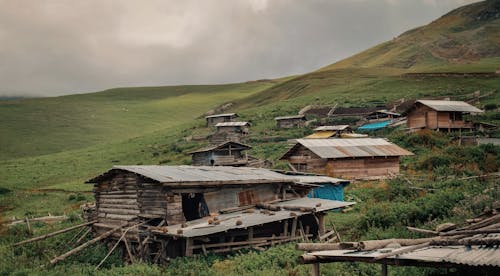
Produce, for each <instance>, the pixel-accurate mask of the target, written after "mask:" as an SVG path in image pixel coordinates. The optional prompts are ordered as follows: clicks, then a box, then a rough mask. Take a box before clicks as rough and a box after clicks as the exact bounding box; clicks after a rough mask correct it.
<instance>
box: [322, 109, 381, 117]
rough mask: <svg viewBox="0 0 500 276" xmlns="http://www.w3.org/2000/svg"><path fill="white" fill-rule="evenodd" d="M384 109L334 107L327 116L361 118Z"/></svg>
mask: <svg viewBox="0 0 500 276" xmlns="http://www.w3.org/2000/svg"><path fill="white" fill-rule="evenodd" d="M384 108H385V107H380V106H378V107H341V106H339V107H335V108H334V109H333V110H332V111H331V112H330V113H329V114H330V117H332V118H336V117H353V118H360V119H361V118H363V117H365V116H368V115H369V114H370V113H372V112H376V111H377V110H380V109H384Z"/></svg>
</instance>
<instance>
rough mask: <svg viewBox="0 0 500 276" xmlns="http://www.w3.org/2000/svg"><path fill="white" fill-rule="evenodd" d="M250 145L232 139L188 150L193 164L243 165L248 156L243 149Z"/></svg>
mask: <svg viewBox="0 0 500 276" xmlns="http://www.w3.org/2000/svg"><path fill="white" fill-rule="evenodd" d="M251 148H252V147H250V146H247V145H244V144H241V143H238V142H233V141H226V142H223V143H221V144H218V145H215V146H209V147H205V148H201V149H199V150H195V151H192V152H190V153H189V154H191V156H192V161H193V162H192V164H193V165H194V166H245V165H247V164H248V156H247V154H246V153H244V152H243V151H245V150H248V149H251Z"/></svg>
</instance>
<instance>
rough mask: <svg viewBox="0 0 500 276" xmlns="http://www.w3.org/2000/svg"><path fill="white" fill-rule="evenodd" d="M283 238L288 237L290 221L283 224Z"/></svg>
mask: <svg viewBox="0 0 500 276" xmlns="http://www.w3.org/2000/svg"><path fill="white" fill-rule="evenodd" d="M283 236H285V237H286V236H288V220H285V223H283Z"/></svg>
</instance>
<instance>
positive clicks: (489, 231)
mask: <svg viewBox="0 0 500 276" xmlns="http://www.w3.org/2000/svg"><path fill="white" fill-rule="evenodd" d="M493 233H500V229H478V230H461V231H453V232H445V233H440V234H439V235H440V236H455V235H477V234H493Z"/></svg>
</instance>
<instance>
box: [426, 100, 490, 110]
mask: <svg viewBox="0 0 500 276" xmlns="http://www.w3.org/2000/svg"><path fill="white" fill-rule="evenodd" d="M417 102H418V103H421V104H423V105H426V106H428V107H430V108H432V109H434V110H436V111H456V112H472V113H483V112H484V111H483V110H481V109H479V108H477V107H475V106H472V105H470V104H468V103H466V102H462V101H438V100H418V101H417Z"/></svg>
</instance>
